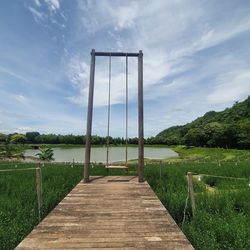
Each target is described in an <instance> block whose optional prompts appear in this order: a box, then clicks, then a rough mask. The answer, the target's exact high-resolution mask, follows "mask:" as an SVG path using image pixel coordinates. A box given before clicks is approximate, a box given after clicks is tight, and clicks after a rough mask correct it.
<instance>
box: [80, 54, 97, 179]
mask: <svg viewBox="0 0 250 250" xmlns="http://www.w3.org/2000/svg"><path fill="white" fill-rule="evenodd" d="M94 81H95V50H94V49H92V51H91V65H90V79H89V99H88V114H87V130H86V145H85V164H84V179H83V180H84V182H85V183H87V182H89V169H90V153H91V152H90V151H91V132H92V115H93V98H94Z"/></svg>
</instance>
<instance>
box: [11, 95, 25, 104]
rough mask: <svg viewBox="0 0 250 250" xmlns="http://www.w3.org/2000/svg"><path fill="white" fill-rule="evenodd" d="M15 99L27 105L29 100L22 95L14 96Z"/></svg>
mask: <svg viewBox="0 0 250 250" xmlns="http://www.w3.org/2000/svg"><path fill="white" fill-rule="evenodd" d="M13 98H14V99H15V100H16V101H18V102H20V103H27V102H28V98H27V97H26V96H24V95H21V94H18V95H13Z"/></svg>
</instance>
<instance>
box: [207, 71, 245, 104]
mask: <svg viewBox="0 0 250 250" xmlns="http://www.w3.org/2000/svg"><path fill="white" fill-rule="evenodd" d="M215 81H216V84H215V87H214V88H213V90H212V92H211V93H210V94H209V95H208V96H207V100H208V102H209V103H212V104H220V103H223V104H225V103H226V104H227V103H232V102H236V101H239V100H242V99H245V98H247V96H248V95H249V93H250V72H249V70H248V69H247V70H241V71H235V72H229V73H227V74H224V75H221V76H219V77H218V78H217V79H216V80H215Z"/></svg>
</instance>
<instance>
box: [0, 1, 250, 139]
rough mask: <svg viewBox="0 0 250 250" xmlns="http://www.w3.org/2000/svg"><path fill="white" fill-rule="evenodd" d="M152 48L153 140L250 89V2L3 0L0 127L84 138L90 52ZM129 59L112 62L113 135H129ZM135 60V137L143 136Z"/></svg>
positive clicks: (148, 118) (101, 110)
mask: <svg viewBox="0 0 250 250" xmlns="http://www.w3.org/2000/svg"><path fill="white" fill-rule="evenodd" d="M92 48H95V49H96V50H97V51H123V52H127V51H129V52H137V51H139V50H143V53H144V106H145V121H144V122H145V136H146V137H148V136H152V135H156V134H157V133H158V132H160V131H161V130H163V129H165V128H167V127H170V126H173V125H181V124H185V123H187V122H191V121H192V120H194V119H195V118H197V117H198V116H201V115H203V114H204V113H205V112H207V111H210V110H215V111H219V110H223V109H224V108H226V107H228V106H231V105H232V104H233V103H234V102H236V101H241V100H244V99H245V98H246V97H247V96H248V95H249V94H250V2H249V1H248V0H246V1H244V0H240V1H233V0H231V1H229V0H224V1H216V0H210V1H196V0H194V1H192V0H187V1H180V0H171V1H165V0H157V1H147V0H137V1H121V0H120V1H116V0H110V1H108V0H102V1H97V0H96V1H94V0H92V1H84V0H79V1H77V0H72V1H69V0H27V1H25V0H23V1H21V0H13V1H9V0H2V1H1V8H0V132H4V133H11V132H14V131H16V132H23V133H24V132H26V131H39V132H41V133H61V134H69V133H73V134H84V133H85V128H86V105H87V93H88V80H89V62H90V51H91V49H92ZM124 73H125V61H124V58H114V59H112V87H111V89H112V91H111V103H112V107H111V124H112V125H111V135H112V136H124V135H125V128H124V127H125V121H124V120H125V108H124V101H125V94H124V91H125V74H124ZM136 79H137V64H136V60H135V59H133V58H131V59H129V136H136V135H137V81H136ZM107 84H108V58H98V59H97V63H96V82H95V99H94V105H95V108H94V121H93V122H94V123H93V134H100V135H106V124H107V106H106V105H107V100H108V93H107Z"/></svg>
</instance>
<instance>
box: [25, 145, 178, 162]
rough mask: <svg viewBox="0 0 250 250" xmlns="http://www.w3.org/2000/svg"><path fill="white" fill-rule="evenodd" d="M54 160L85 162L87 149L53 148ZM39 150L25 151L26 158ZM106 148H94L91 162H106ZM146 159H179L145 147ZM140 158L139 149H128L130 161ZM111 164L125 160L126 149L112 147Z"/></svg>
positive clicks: (154, 148)
mask: <svg viewBox="0 0 250 250" xmlns="http://www.w3.org/2000/svg"><path fill="white" fill-rule="evenodd" d="M53 150H54V158H55V161H56V162H65V161H66V162H71V161H73V159H74V161H75V162H84V155H85V148H84V147H82V148H79V147H75V148H53ZM38 152H39V150H38V149H28V150H26V151H25V154H24V155H25V156H36V154H37V153H38ZM106 154H107V153H106V148H105V147H93V148H92V149H91V162H106ZM144 157H145V158H149V159H164V158H170V157H178V154H177V153H176V152H175V151H173V150H172V149H169V148H160V147H145V148H144ZM137 158H138V148H137V147H128V160H133V159H137ZM109 159H110V162H118V161H124V160H125V147H110V148H109Z"/></svg>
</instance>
